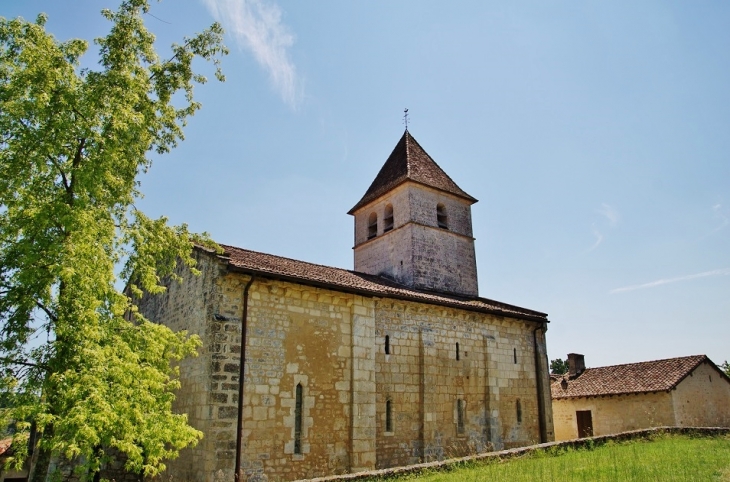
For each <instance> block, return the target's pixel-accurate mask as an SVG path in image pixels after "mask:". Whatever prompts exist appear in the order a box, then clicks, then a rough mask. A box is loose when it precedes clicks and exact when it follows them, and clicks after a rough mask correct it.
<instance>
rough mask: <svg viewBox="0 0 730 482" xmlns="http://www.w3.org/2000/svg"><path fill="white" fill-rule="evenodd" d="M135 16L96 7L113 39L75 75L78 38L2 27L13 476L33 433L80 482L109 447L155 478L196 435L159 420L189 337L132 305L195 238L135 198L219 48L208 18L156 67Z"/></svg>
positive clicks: (4, 269)
mask: <svg viewBox="0 0 730 482" xmlns="http://www.w3.org/2000/svg"><path fill="white" fill-rule="evenodd" d="M148 9H149V4H148V1H147V0H126V1H124V2H122V4H121V5H120V7H119V8H118V10H116V11H110V10H103V11H102V15H103V16H104V17H105V18H106V19H108V20H109V21H110V22H111V29H110V31H109V33H108V35H106V36H105V37H103V38H99V39H96V40H95V43H96V44H97V45H98V47H99V67H98V69H97V70H93V69H82V68H81V67H80V60H81V58H82V56H83V55H84V54H85V53H86V51H87V49H88V43H87V42H86V41H83V40H78V39H75V40H69V41H65V42H61V41H58V40H56V39H55V38H54V37H53V36H52V35H50V34H49V33H47V32H46V30H45V27H44V25H45V21H46V18H45V16H44V15H40V16H39V17H38V18H37V20H36V21H35V22H27V21H25V20H23V19H21V18H18V19H12V20H8V19H5V18H2V17H0V324H1V328H0V396H1V397H2V400H1V403H0V407H2V408H0V423H2V424H3V425H2V426H12V427H13V432H14V441H13V447H14V449H15V450H14V452H15V455H14V457H12V458H11V459H10V460H9V462H10V463H11V464H14V465H16V466H20V465H21V464H22V463H23V461H24V459H25V457H26V456H27V440H28V437H29V436H30V429H31V424H33V425H34V426H35V428H37V431H38V433H39V434H40V442H39V449H40V450H42V451H44V452H45V453H47V454H53V455H54V456H55V457H63V458H66V459H68V460H71V461H73V462H74V463H75V464H77V465H78V467H79V471H80V474H81V476H82V479H85V478H90V477H92V476H93V474H94V473H96V472H97V471H98V469H99V467H100V464H101V463H103V462H104V461H105V460H106V458H107V457H108V451H109V449H115V450H117V451H119V452H122V453H123V454H125V455H126V458H127V468H128V469H129V470H131V471H134V472H137V473H140V474H146V475H155V474H157V473H159V472H160V471H162V470H164V468H165V465H164V462H163V460H164V459H167V458H171V457H175V456H176V455H177V453H178V451H179V450H180V449H181V448H183V447H186V446H189V445H191V444H195V443H196V442H197V440H198V439H199V438H200V437H201V436H202V434H201V433H200V432H198V431H197V430H195V429H193V428H192V427H190V426H188V424H187V419H186V417H185V416H184V415H177V414H173V413H172V411H171V404H172V401H173V398H174V396H173V390H175V388H177V387H178V385H179V382H178V377H177V376H178V373H177V370H176V369H175V368H173V366H174V364H175V362H176V361H178V360H180V359H182V358H184V357H186V356H190V355H193V354H194V353H195V352H196V349H197V346H198V345H199V340H198V339H197V338H195V337H189V336H188V335H187V334H185V333H173V332H172V331H171V330H169V329H168V328H166V327H163V326H160V325H157V324H154V323H151V322H150V321H148V320H146V319H145V318H144V317H143V316H141V314H140V313H139V312H138V311H137V309H136V307H135V305H134V296H135V295H139V294H141V292H142V291H147V292H150V293H159V292H161V291H163V290H164V287H163V286H162V284H161V280H162V279H163V278H164V277H166V276H168V277H169V276H173V277H174V269H175V266H176V263H177V260H179V259H181V260H182V261H183V262H184V263H185V264H186V265H187V266H189V267H190V268H191V269H193V270H194V267H193V265H194V260H193V259H192V258H191V250H192V246H193V243H194V242H200V243H207V242H209V241H208V240H207V238H200V237H196V236H194V235H192V234H191V233H189V232H188V230H187V227H186V226H185V225H183V226H178V227H173V226H169V225H168V224H167V222H166V219H164V218H161V219H157V220H154V219H150V218H148V217H146V216H145V215H144V214H143V213H142V212H140V211H139V210H137V209H136V207H135V205H134V201H135V199H137V198H138V197H139V196H140V192H139V191H138V181H137V177H138V175H139V174H141V173H143V172H145V171H146V170H147V169H148V168H149V167H150V163H151V160H150V154H151V153H155V152H156V153H166V152H168V151H170V149H172V148H173V147H175V145H176V144H177V142H178V141H179V140H182V139H183V132H182V128H183V126H184V125H185V122H186V119H187V118H188V117H190V116H191V115H193V114H194V113H195V111H196V110H197V109H199V108H200V104H199V103H197V102H195V101H194V99H193V86H194V84H195V83H203V82H205V80H206V79H205V78H204V77H203V76H201V75H199V74H196V73H195V72H194V70H193V66H192V63H193V60H194V59H195V58H196V57H200V58H203V59H206V60H211V61H213V62H214V63H215V65H216V77H218V79H219V80H223V77H222V74H221V73H220V70H219V69H218V59H219V58H220V56H221V55H223V54H225V53H226V50H225V47H224V46H223V44H222V35H223V32H222V29H221V27H220V26H219V25H218V24H214V25H213V26H211V27H210V28H209V29H207V30H205V31H203V32H202V33H199V34H197V35H195V36H193V37H192V38H186V39H185V40H184V42H183V43H182V44H180V45H173V46H172V52H171V54H170V56H169V57H168V58H166V59H161V58H160V57H158V55H157V53H156V51H155V48H154V39H155V37H154V35H152V34H151V33H150V32H149V31H148V30H147V29H146V28H145V25H144V21H143V18H144V17H143V15H144V14H145V13H146V12H147V11H148ZM176 93H182V94H183V95H182V96H180V95H178V96H175V94H176ZM181 98H182V99H184V100H181ZM120 266H123V269H122V270H121V274H120V275H119V276H118V275H116V274H115V269H116V270H117V271H118V270H119V267H120ZM120 276H121V280H120V279H119V277H120ZM120 284H126V285H127V286H128V287H129V290H128V293H129V294H130V295H129V296H128V295H127V294H126V293H125V292H121V291H119V290H118V289H117V288H116V286H119V285H120Z"/></svg>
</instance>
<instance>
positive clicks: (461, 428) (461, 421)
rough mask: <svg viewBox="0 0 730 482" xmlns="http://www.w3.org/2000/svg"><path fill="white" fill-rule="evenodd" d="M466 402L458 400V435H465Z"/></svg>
mask: <svg viewBox="0 0 730 482" xmlns="http://www.w3.org/2000/svg"><path fill="white" fill-rule="evenodd" d="M464 405H465V404H464V400H462V399H461V398H459V399H457V400H456V433H464V418H465V413H464V412H465V411H466V410H465V407H464Z"/></svg>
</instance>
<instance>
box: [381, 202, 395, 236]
mask: <svg viewBox="0 0 730 482" xmlns="http://www.w3.org/2000/svg"><path fill="white" fill-rule="evenodd" d="M391 229H393V205H392V204H388V205H386V206H385V216H384V217H383V232H384V233H385V232H388V231H390V230H391Z"/></svg>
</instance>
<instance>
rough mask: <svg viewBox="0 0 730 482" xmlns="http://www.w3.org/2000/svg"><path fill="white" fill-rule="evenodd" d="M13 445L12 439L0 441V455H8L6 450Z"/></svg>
mask: <svg viewBox="0 0 730 482" xmlns="http://www.w3.org/2000/svg"><path fill="white" fill-rule="evenodd" d="M12 444H13V437H8V438H4V439H2V440H0V455H9V452H8V450H9V449H10V446H11V445H12Z"/></svg>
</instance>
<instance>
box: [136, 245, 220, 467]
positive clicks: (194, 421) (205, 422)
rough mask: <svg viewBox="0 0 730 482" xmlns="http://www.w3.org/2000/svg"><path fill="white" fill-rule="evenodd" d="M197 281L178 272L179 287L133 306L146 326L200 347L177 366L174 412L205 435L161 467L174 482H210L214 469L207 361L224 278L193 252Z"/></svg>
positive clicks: (209, 259)
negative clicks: (195, 340)
mask: <svg viewBox="0 0 730 482" xmlns="http://www.w3.org/2000/svg"><path fill="white" fill-rule="evenodd" d="M193 255H194V256H195V258H196V260H197V266H196V267H197V269H199V270H200V271H201V274H200V276H192V274H191V273H190V271H189V270H188V269H187V268H185V267H183V266H180V267H179V268H178V270H177V273H178V274H179V275H180V276H181V277H182V279H183V281H182V283H177V282H170V283H167V285H168V288H167V291H166V293H164V294H161V295H157V296H151V295H146V296H145V297H144V298H143V299H142V300H141V302H140V303H139V307H140V311H141V312H142V313H143V314H144V315H145V316H146V317H147V318H148V319H150V320H151V321H154V322H158V323H164V324H165V325H167V326H168V327H170V328H172V329H173V330H174V331H180V330H187V332H188V333H190V334H194V335H197V336H199V337H200V338H201V340H202V342H203V345H202V346H201V347H200V349H199V356H198V357H195V358H187V359H185V360H182V361H181V362H180V380H181V388H180V390H178V391H177V393H176V398H175V402H174V406H173V408H174V410H175V411H176V412H178V413H186V414H188V422H189V423H190V425H192V426H193V427H195V428H197V429H198V430H201V431H202V432H203V433H204V434H205V435H204V438H203V439H202V440H201V441H200V442H199V443H198V445H197V446H196V447H194V448H191V449H185V450H183V451H182V452H181V456H180V457H179V458H178V459H175V460H170V461H168V462H166V464H167V467H168V469H167V471H166V474H170V475H173V476H174V478H175V480H180V481H187V480H190V481H193V480H212V478H211V477H210V474H213V473H214V472H215V470H216V468H218V467H219V463H218V462H217V461H216V459H215V457H214V456H213V455H214V454H215V450H216V439H215V437H214V436H213V437H211V434H213V433H214V431H215V430H216V429H217V424H218V423H219V422H217V421H216V420H214V415H215V414H214V413H213V412H212V406H211V403H213V402H214V398H213V393H212V391H211V389H213V388H215V387H216V386H217V382H216V381H215V380H214V379H213V378H214V377H213V374H212V370H211V368H212V364H213V363H214V362H213V360H212V358H213V357H214V356H217V352H218V351H219V345H218V344H217V343H216V337H217V334H216V330H218V329H219V328H220V327H221V326H222V325H221V324H220V323H219V322H216V321H215V318H216V316H220V315H218V311H217V306H218V303H219V299H220V296H221V293H220V291H219V290H220V287H219V286H218V284H217V280H218V279H220V276H221V274H222V273H224V272H225V268H224V265H223V264H222V263H221V262H220V261H218V260H217V259H216V258H215V257H214V256H211V255H209V254H205V253H202V252H200V251H198V250H196V251H194V252H193Z"/></svg>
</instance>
